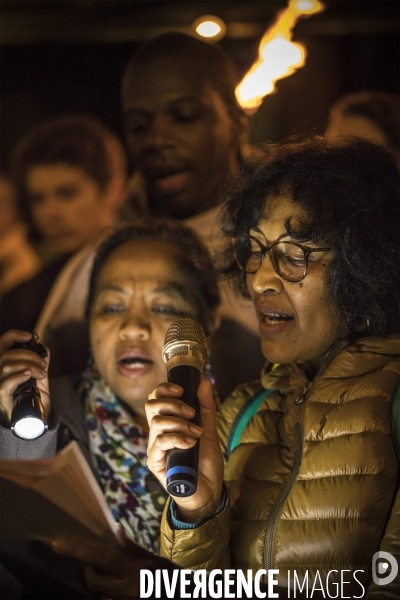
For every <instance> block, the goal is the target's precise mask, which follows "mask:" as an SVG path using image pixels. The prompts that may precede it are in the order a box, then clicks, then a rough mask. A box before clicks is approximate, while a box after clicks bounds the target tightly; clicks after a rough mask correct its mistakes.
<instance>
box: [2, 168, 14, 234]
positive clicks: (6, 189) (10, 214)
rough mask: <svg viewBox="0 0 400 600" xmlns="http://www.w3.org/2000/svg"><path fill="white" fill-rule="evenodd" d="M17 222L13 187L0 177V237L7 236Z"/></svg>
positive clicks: (9, 182)
mask: <svg viewBox="0 0 400 600" xmlns="http://www.w3.org/2000/svg"><path fill="white" fill-rule="evenodd" d="M17 220H18V211H17V200H16V195H15V190H14V186H13V184H12V183H11V181H9V179H7V177H3V176H1V175H0V237H2V236H4V235H6V234H7V232H8V231H9V230H10V229H11V228H12V226H13V225H14V223H15V222H16V221H17Z"/></svg>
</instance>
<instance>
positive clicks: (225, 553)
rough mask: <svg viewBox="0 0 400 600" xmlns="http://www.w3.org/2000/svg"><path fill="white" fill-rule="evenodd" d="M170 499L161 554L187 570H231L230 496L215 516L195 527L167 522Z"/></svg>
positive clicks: (164, 521) (162, 535) (165, 518)
mask: <svg viewBox="0 0 400 600" xmlns="http://www.w3.org/2000/svg"><path fill="white" fill-rule="evenodd" d="M170 501H171V500H170V499H169V500H168V502H167V505H166V507H165V510H164V514H163V518H162V522H161V551H160V554H161V556H163V557H165V558H168V559H169V560H172V561H173V562H175V563H177V564H178V565H179V566H180V567H182V568H184V569H206V570H207V571H211V570H212V569H228V568H229V567H230V550H229V538H230V531H231V515H230V508H229V498H228V500H227V503H226V506H225V508H224V509H223V510H222V512H220V513H219V514H218V515H217V516H216V517H214V518H213V519H210V520H209V521H206V523H204V524H203V525H200V527H197V528H196V529H172V527H171V526H170V524H169V522H168V516H167V515H168V511H169V504H170Z"/></svg>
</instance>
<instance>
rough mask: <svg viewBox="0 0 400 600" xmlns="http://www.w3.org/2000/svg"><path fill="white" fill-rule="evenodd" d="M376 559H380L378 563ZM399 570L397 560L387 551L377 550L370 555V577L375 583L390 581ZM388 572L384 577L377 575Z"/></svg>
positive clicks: (380, 583)
mask: <svg viewBox="0 0 400 600" xmlns="http://www.w3.org/2000/svg"><path fill="white" fill-rule="evenodd" d="M378 560H381V562H379V563H378V564H376V563H377V562H378ZM398 571H399V566H398V564H397V560H396V559H395V557H394V556H392V555H391V554H389V552H384V551H383V550H380V551H379V552H375V554H374V556H373V557H372V579H373V581H374V583H376V585H386V584H388V583H392V581H394V580H395V578H396V576H397V573H398ZM385 573H388V574H387V575H386V577H378V576H377V574H379V575H384V574H385Z"/></svg>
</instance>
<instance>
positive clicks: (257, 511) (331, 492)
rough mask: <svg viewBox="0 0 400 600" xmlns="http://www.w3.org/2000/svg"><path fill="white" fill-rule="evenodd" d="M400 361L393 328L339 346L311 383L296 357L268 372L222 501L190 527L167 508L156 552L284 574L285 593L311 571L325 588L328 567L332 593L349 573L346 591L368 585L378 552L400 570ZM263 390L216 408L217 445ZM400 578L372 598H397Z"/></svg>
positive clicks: (185, 563) (198, 564)
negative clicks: (394, 424) (399, 455)
mask: <svg viewBox="0 0 400 600" xmlns="http://www.w3.org/2000/svg"><path fill="white" fill-rule="evenodd" d="M399 356H400V336H399V335H394V336H391V337H389V338H385V339H377V338H374V339H367V340H363V341H362V342H360V343H359V344H358V345H357V346H349V347H344V344H343V345H342V347H341V348H337V349H336V355H335V356H334V357H333V358H331V361H330V363H329V364H328V365H327V366H326V367H325V368H324V370H323V371H322V373H319V374H318V375H317V376H316V377H315V379H314V380H313V382H312V383H311V384H310V383H309V382H308V381H307V379H306V377H305V375H304V373H303V372H302V370H301V369H300V368H299V367H298V366H297V365H295V364H290V365H280V366H278V367H276V368H272V369H271V370H270V371H269V372H268V371H267V370H266V372H265V373H264V374H263V376H262V385H263V386H264V387H265V388H267V389H271V388H272V389H274V390H276V391H274V392H273V393H272V394H271V395H269V396H268V397H267V398H265V400H264V401H263V402H262V403H261V405H260V406H259V408H258V411H257V413H256V414H255V415H254V416H253V417H252V418H251V420H250V422H249V423H248V425H247V426H246V427H245V429H244V431H243V433H242V435H241V438H240V444H239V445H238V446H237V447H236V448H235V449H234V450H233V452H232V453H231V455H230V456H229V459H228V460H227V463H226V468H225V481H226V485H227V488H228V491H229V502H228V504H227V506H226V508H225V509H224V510H223V511H222V512H221V513H220V514H219V515H217V516H216V517H214V518H213V519H210V520H209V521H207V522H206V523H204V524H203V525H201V526H200V527H198V528H196V529H191V530H173V529H172V528H171V526H170V524H169V519H168V517H167V510H168V507H167V510H166V511H165V512H164V516H163V522H162V533H161V553H162V555H163V556H166V557H168V558H170V559H171V560H173V561H175V562H177V563H178V564H179V565H180V566H182V567H184V568H192V569H199V568H205V569H207V570H211V569H215V568H222V569H223V568H235V569H243V570H245V569H249V568H250V569H254V570H258V569H271V568H273V569H279V575H278V582H279V586H282V587H283V588H285V589H287V588H288V578H289V581H290V583H289V586H290V587H291V588H293V571H294V570H295V571H296V575H297V577H298V579H299V581H300V583H302V582H303V580H304V578H305V576H306V571H308V582H309V583H308V585H309V587H310V589H311V588H312V586H313V584H314V582H315V577H317V571H318V572H319V573H318V574H319V576H320V577H321V580H322V582H323V585H324V588H325V590H326V580H327V575H328V573H329V571H332V570H337V571H338V572H337V573H336V572H332V573H330V575H329V578H328V581H329V585H330V586H331V587H330V590H329V591H330V594H331V596H332V597H334V596H335V593H336V590H337V588H336V587H335V586H334V583H335V582H338V581H340V576H341V574H340V571H343V572H344V570H348V572H347V573H344V575H342V578H343V579H344V581H349V583H346V584H344V587H343V591H342V592H341V593H342V595H344V596H348V597H352V596H353V594H354V596H358V597H360V596H361V593H362V588H361V585H360V583H358V582H357V580H358V581H359V582H361V583H362V585H363V586H364V587H365V588H366V587H368V585H369V584H370V582H371V564H372V557H373V555H374V553H375V552H376V551H378V550H379V549H381V550H386V551H388V552H391V553H392V554H393V555H394V556H395V557H396V558H397V561H398V562H399V566H400V514H399V513H400V505H399V500H400V497H399V499H398V501H397V503H395V497H396V491H397V487H396V476H397V471H398V462H397V459H396V457H395V454H394V451H393V447H392V443H391V419H390V415H391V401H392V397H393V395H394V393H395V390H396V388H397V386H398V385H399V382H400V358H399ZM260 388H261V385H260V384H253V385H245V386H241V387H240V388H238V389H237V390H236V391H235V392H234V393H233V394H232V395H231V396H230V397H229V398H228V399H227V400H226V401H225V402H224V403H223V405H222V408H221V411H220V414H219V416H218V426H219V432H220V437H221V445H222V448H223V450H224V451H225V450H226V442H227V438H228V436H229V432H230V430H231V426H232V423H233V421H234V419H235V417H236V415H237V413H238V411H239V410H240V408H241V407H242V406H243V405H244V403H245V402H246V400H248V398H250V397H252V396H254V394H255V393H257V391H259V390H260ZM304 390H306V391H304ZM391 511H392V516H391V518H390V521H389V523H388V520H389V517H390V514H391ZM385 528H386V535H385ZM289 570H290V572H291V574H290V576H289V575H288V571H289ZM356 570H359V572H358V573H356V575H355V577H356V579H355V577H354V575H353V574H354V572H355V571H356ZM399 581H400V579H399V576H398V577H397V578H396V581H394V582H393V583H392V584H390V585H387V586H374V585H372V586H371V587H370V588H369V592H368V594H369V597H371V598H380V599H382V600H383V599H386V598H388V599H389V598H393V599H394V598H398V597H400V596H398V595H397V591H396V586H398V585H399ZM317 587H320V586H319V585H317ZM297 597H299V595H297ZM313 597H314V598H317V597H318V594H314V596H313ZM322 597H323V596H322ZM326 597H329V596H328V595H327V594H326ZM339 597H340V593H339Z"/></svg>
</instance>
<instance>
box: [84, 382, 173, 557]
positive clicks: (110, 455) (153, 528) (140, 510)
mask: <svg viewBox="0 0 400 600" xmlns="http://www.w3.org/2000/svg"><path fill="white" fill-rule="evenodd" d="M86 419H87V424H88V429H89V445H90V451H91V453H92V456H93V457H94V459H95V463H96V464H97V468H98V472H99V476H100V481H101V484H102V487H103V493H104V496H105V498H106V501H107V504H108V506H109V507H110V510H111V512H112V514H113V516H114V518H115V519H116V520H117V521H118V522H119V523H120V524H121V525H122V527H123V528H124V531H125V533H126V534H127V536H128V537H129V538H131V539H132V540H134V541H135V542H137V543H138V544H140V545H141V546H144V547H145V548H148V549H149V550H152V551H153V552H159V548H160V545H159V534H160V521H161V515H162V512H163V509H164V506H165V502H166V498H167V493H166V492H165V490H164V489H163V488H162V486H161V485H160V484H159V482H158V481H157V480H156V478H155V477H154V476H153V475H152V473H151V472H150V471H149V469H148V467H147V442H148V435H147V433H146V432H145V431H143V429H141V428H140V427H139V426H138V425H136V423H135V422H134V420H133V418H132V416H131V415H130V414H129V413H128V411H127V410H126V409H125V408H124V406H123V404H122V402H120V400H119V399H118V398H117V397H116V396H115V394H114V392H113V391H112V390H111V388H110V387H109V386H108V385H107V384H106V383H105V381H104V380H103V379H102V378H101V377H99V376H98V375H97V376H96V375H93V376H92V383H91V386H90V387H89V389H88V391H87V392H86Z"/></svg>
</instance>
